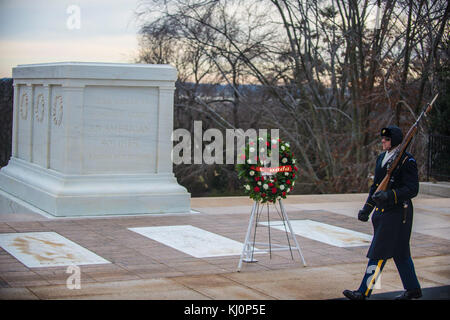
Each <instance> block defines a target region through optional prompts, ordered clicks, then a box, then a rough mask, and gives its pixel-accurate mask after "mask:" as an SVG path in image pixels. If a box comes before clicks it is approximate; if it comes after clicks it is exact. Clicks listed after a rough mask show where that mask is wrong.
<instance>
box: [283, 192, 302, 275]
mask: <svg viewBox="0 0 450 320" xmlns="http://www.w3.org/2000/svg"><path fill="white" fill-rule="evenodd" d="M279 201H280V208H281V214H282V215H283V217H284V220H285V221H286V222H287V225H288V227H289V231H290V232H291V235H292V238H293V239H294V243H295V246H296V247H297V250H298V253H299V254H300V257H301V258H302V262H303V266H304V267H306V262H305V258H303V254H302V250H301V249H300V245H299V244H298V241H297V238H296V237H295V233H294V230H293V229H292V225H291V222H290V221H289V218H288V216H287V213H286V210H285V209H284V205H283V202H281V200H279Z"/></svg>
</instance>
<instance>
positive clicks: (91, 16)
mask: <svg viewBox="0 0 450 320" xmlns="http://www.w3.org/2000/svg"><path fill="white" fill-rule="evenodd" d="M138 2H139V0H0V78H2V77H11V70H12V68H13V67H15V66H17V65H18V64H28V63H40V62H61V61H85V62H125V63H126V62H133V59H134V58H135V57H136V55H137V50H138V46H137V30H138V26H137V23H136V18H135V16H134V11H135V10H136V8H137V5H138ZM78 17H79V19H78Z"/></svg>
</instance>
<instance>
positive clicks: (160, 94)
mask: <svg viewBox="0 0 450 320" xmlns="http://www.w3.org/2000/svg"><path fill="white" fill-rule="evenodd" d="M176 78H177V71H176V69H175V68H173V67H171V66H168V65H144V64H113V63H81V62H63V63H45V64H30V65H19V66H17V67H15V68H13V79H14V111H13V112H14V114H13V133H12V135H13V139H12V156H11V158H10V160H9V163H8V165H7V166H5V167H3V168H2V169H1V171H0V209H1V211H2V212H3V213H6V212H10V213H12V212H15V211H21V212H25V211H31V212H40V213H46V214H50V215H52V216H97V215H123V214H146V213H168V212H170V213H180V212H189V211H190V194H189V193H188V192H187V190H186V189H185V188H184V187H182V186H181V185H179V184H178V183H177V180H176V178H175V177H174V174H173V171H172V161H171V150H172V140H171V134H172V131H173V93H174V90H175V85H174V84H175V80H176Z"/></svg>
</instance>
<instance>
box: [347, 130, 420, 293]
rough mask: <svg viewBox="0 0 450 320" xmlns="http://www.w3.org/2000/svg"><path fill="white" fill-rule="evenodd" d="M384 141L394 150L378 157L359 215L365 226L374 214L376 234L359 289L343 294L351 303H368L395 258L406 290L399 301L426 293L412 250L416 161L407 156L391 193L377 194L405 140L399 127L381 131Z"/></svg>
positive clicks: (396, 170) (416, 175)
mask: <svg viewBox="0 0 450 320" xmlns="http://www.w3.org/2000/svg"><path fill="white" fill-rule="evenodd" d="M381 137H383V138H384V139H385V140H386V141H389V139H390V141H391V148H390V150H386V152H383V153H382V154H380V155H379V156H378V158H377V161H376V168H375V177H374V182H373V184H372V186H371V187H370V190H369V196H368V198H367V201H366V203H365V204H364V207H363V208H362V210H360V211H359V213H358V219H359V220H361V221H364V222H365V221H367V220H369V216H370V214H371V213H372V211H373V212H374V213H373V215H372V224H373V229H374V234H373V239H372V243H371V245H370V248H369V251H368V253H367V257H368V258H369V263H368V265H367V269H366V274H365V275H364V278H363V280H362V282H361V285H360V287H359V289H358V290H356V291H351V290H345V291H344V292H343V294H344V295H345V296H346V297H347V298H349V299H351V300H364V299H366V298H368V297H370V294H371V293H372V290H373V287H374V284H375V283H376V280H377V278H378V277H379V276H380V273H381V271H382V270H383V267H384V265H385V263H386V260H387V259H390V258H393V259H394V262H395V265H396V266H397V270H398V272H399V274H400V278H401V280H402V283H403V287H404V288H405V290H406V291H405V292H404V293H403V294H402V295H400V296H398V297H397V299H402V300H406V299H407V300H409V299H413V298H414V299H417V298H420V297H421V296H422V292H421V289H420V284H419V281H418V280H417V276H416V273H415V270H414V264H413V261H412V259H411V252H410V246H409V240H410V237H411V229H412V222H413V206H412V202H411V198H414V197H415V196H416V195H417V193H418V191H419V178H418V173H417V165H416V160H415V159H414V158H413V156H412V155H411V154H409V153H406V152H405V153H404V155H403V157H402V159H401V160H400V162H399V164H398V166H397V168H396V169H395V170H394V172H393V173H392V176H391V180H390V185H389V189H387V190H386V191H378V192H375V191H376V189H377V188H378V185H379V184H380V183H381V181H382V180H383V178H384V177H385V175H386V171H387V164H388V163H389V160H392V158H391V157H393V155H394V153H395V148H396V147H397V146H399V145H400V143H401V142H402V140H403V134H402V131H401V130H400V128H398V127H397V126H389V127H387V128H383V129H381Z"/></svg>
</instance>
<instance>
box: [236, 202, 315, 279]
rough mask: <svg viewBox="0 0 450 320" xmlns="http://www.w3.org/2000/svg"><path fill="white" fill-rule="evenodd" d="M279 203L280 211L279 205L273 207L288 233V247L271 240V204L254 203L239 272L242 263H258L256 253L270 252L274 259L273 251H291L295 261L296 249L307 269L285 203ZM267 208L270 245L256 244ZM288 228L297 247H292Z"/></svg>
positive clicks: (239, 269)
mask: <svg viewBox="0 0 450 320" xmlns="http://www.w3.org/2000/svg"><path fill="white" fill-rule="evenodd" d="M278 203H279V210H278V206H277V203H274V204H273V207H274V208H275V209H276V211H277V213H278V216H279V217H280V219H281V222H282V223H283V226H284V230H285V232H286V238H287V242H288V245H287V246H286V245H280V244H273V243H272V240H271V235H270V215H269V214H270V211H269V203H265V204H261V203H259V201H256V200H255V202H254V203H253V208H252V212H251V215H250V220H249V223H248V228H247V234H246V236H245V242H244V247H243V249H242V253H241V257H240V259H239V265H238V269H237V271H238V272H240V271H241V268H242V262H247V263H251V262H257V261H258V260H256V259H254V257H253V255H254V253H257V252H265V253H267V252H269V254H270V258H272V251H282V250H289V251H290V252H291V257H292V260H294V255H293V254H292V249H296V250H297V251H298V253H299V254H300V257H301V259H302V262H303V266H304V267H306V262H305V259H304V257H303V254H302V251H301V249H300V245H299V244H298V241H297V238H296V237H295V233H294V230H293V229H292V225H291V222H290V221H289V217H288V215H287V213H286V210H285V208H284V205H283V202H282V201H281V199H280V200H278ZM265 206H266V207H267V222H268V225H267V228H268V233H269V242H268V243H262V242H255V240H256V229H257V227H258V224H259V220H260V217H261V214H262V212H263V209H264V207H265ZM286 226H287V227H288V228H289V232H290V233H291V236H292V238H293V240H294V243H295V247H292V246H291V242H290V241H289V234H288V230H287V228H286ZM252 229H254V232H253V240H252V241H251V233H252ZM255 246H265V247H269V248H268V249H256V248H255Z"/></svg>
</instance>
